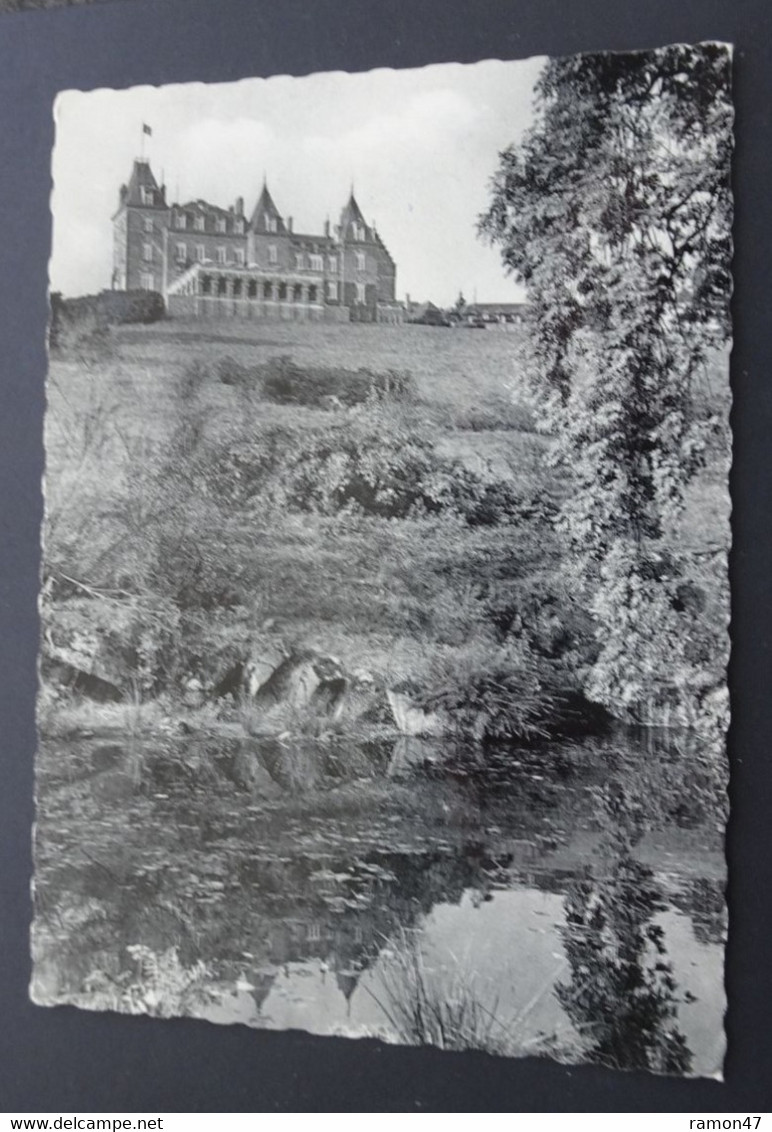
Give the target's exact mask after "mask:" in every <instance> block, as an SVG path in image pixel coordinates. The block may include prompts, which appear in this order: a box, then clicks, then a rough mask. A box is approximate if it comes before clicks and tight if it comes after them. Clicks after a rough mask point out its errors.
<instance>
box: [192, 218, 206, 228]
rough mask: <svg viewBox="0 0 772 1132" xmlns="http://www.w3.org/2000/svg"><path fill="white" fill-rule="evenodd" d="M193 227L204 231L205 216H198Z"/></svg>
mask: <svg viewBox="0 0 772 1132" xmlns="http://www.w3.org/2000/svg"><path fill="white" fill-rule="evenodd" d="M193 227H194V228H195V230H196V231H197V232H203V231H204V228H205V225H204V218H203V216H197V217H196V218H195V220H194V221H193Z"/></svg>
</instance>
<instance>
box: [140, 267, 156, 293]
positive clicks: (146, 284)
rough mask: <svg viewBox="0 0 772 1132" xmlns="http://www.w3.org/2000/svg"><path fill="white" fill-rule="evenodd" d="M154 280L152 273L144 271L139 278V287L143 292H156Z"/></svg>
mask: <svg viewBox="0 0 772 1132" xmlns="http://www.w3.org/2000/svg"><path fill="white" fill-rule="evenodd" d="M154 282H155V281H154V279H153V276H152V274H151V273H150V272H148V271H143V272H142V274H141V275H140V277H139V285H140V287H141V288H142V290H143V291H154V290H155V286H154Z"/></svg>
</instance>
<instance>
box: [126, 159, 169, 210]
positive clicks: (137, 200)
mask: <svg viewBox="0 0 772 1132" xmlns="http://www.w3.org/2000/svg"><path fill="white" fill-rule="evenodd" d="M143 189H144V190H145V192H146V193H147V192H148V191H150V192H151V193H152V194H153V196H152V201H148V200H147V199H146V197H143V192H142V190H143ZM122 203H124V204H134V205H139V206H144V207H151V206H155V207H157V208H166V201H165V200H164V194H163V193H162V191H161V189H160V188H159V187H158V182H157V181H156V179H155V177H154V176H153V171H152V169H151V168H150V162H149V161H141V160H139V159H137V160H136V161H135V162H134V168H133V169H132V171H131V178H130V179H129V184H128V186H127V190H126V197H125V199H124V200H123V201H122Z"/></svg>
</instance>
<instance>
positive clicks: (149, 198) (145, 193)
mask: <svg viewBox="0 0 772 1132" xmlns="http://www.w3.org/2000/svg"><path fill="white" fill-rule="evenodd" d="M139 199H140V200H141V201H142V203H143V204H150V205H152V203H153V190H152V189H148V188H147V186H146V185H142V186H141V188H140V190H139Z"/></svg>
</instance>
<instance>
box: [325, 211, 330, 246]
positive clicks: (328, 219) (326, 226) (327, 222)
mask: <svg viewBox="0 0 772 1132" xmlns="http://www.w3.org/2000/svg"><path fill="white" fill-rule="evenodd" d="M324 235H325V238H326V239H328V240H329V238H330V218H329V216H328V217H327V219H326V220H325V222H324Z"/></svg>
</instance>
